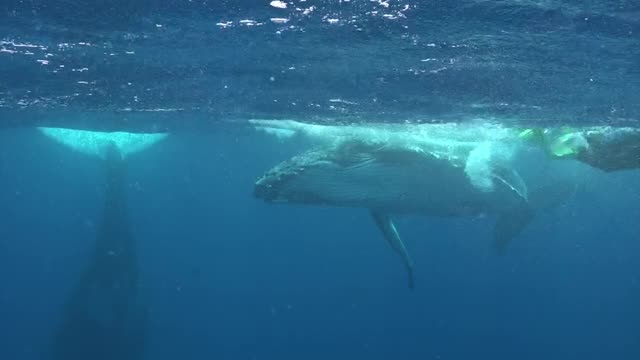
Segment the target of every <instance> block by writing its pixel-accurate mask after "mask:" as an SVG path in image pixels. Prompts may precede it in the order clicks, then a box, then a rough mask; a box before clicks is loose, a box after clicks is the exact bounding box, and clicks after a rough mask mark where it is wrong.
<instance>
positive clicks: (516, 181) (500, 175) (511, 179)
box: [493, 167, 529, 201]
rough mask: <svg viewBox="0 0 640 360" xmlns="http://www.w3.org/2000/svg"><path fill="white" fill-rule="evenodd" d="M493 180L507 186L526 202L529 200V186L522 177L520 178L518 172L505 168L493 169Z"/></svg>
mask: <svg viewBox="0 0 640 360" xmlns="http://www.w3.org/2000/svg"><path fill="white" fill-rule="evenodd" d="M493 178H494V179H497V180H498V181H500V182H501V183H503V184H504V185H506V186H507V187H508V188H509V189H511V190H512V191H514V192H515V193H516V194H518V196H520V197H521V198H522V199H523V200H524V201H528V200H529V190H528V189H527V184H525V182H524V180H522V177H521V176H520V174H518V172H517V171H515V170H513V169H508V168H504V167H496V168H494V169H493Z"/></svg>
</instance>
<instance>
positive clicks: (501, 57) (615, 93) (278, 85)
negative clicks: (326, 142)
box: [0, 0, 640, 129]
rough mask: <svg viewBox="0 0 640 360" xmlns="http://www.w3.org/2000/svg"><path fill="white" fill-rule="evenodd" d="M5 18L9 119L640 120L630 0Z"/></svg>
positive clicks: (7, 13) (270, 6) (639, 28)
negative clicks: (479, 118) (488, 118)
mask: <svg viewBox="0 0 640 360" xmlns="http://www.w3.org/2000/svg"><path fill="white" fill-rule="evenodd" d="M0 16H1V17H2V19H1V20H2V21H0V34H1V35H0V77H1V78H2V79H3V81H2V82H1V83H0V116H1V117H2V118H1V120H2V123H3V125H4V124H8V125H20V124H30V123H41V124H42V123H46V124H59V125H60V124H66V125H71V124H75V125H74V126H80V127H88V128H110V129H113V128H125V129H136V128H145V129H148V128H165V129H166V128H171V129H173V128H176V129H182V128H196V129H205V128H209V127H211V126H215V125H216V124H217V123H219V122H220V121H227V120H244V119H247V118H295V119H299V120H307V121H316V122H318V121H323V122H326V121H350V122H354V121H355V122H367V121H385V122H402V121H407V120H410V121H434V120H435V121H440V120H444V121H463V120H465V119H467V118H473V117H476V118H477V117H491V118H499V119H500V120H505V121H524V122H535V123H540V122H545V123H590V124H592V123H603V122H605V123H625V124H627V125H628V124H632V123H634V122H635V120H636V119H637V118H638V117H639V115H640V108H639V105H638V104H640V101H639V100H640V98H639V97H640V95H639V94H640V70H639V69H640V66H638V64H640V5H638V3H637V2H636V1H615V2H613V1H587V2H585V1H557V0H546V1H532V0H509V1H506V0H502V1H483V0H464V1H429V0H425V1H395V0H389V1H383V0H375V1H369V0H357V1H356V0H351V1H344V0H343V1H339V0H333V1H321V0H317V1H313V0H308V1H301V0H292V1H286V2H282V3H280V2H277V1H276V2H270V1H267V0H264V1H263V0H260V1H258V0H251V1H250V0H237V1H202V0H194V1H178V0H173V1H160V0H157V1H124V0H116V1H98V2H86V1H74V0H65V1H38V0H31V1H9V2H3V4H2V5H0ZM87 112H90V113H92V114H93V116H87V115H86V113H87Z"/></svg>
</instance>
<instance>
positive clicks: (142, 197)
mask: <svg viewBox="0 0 640 360" xmlns="http://www.w3.org/2000/svg"><path fill="white" fill-rule="evenodd" d="M0 136H1V137H0V154H1V157H0V171H1V172H2V177H1V186H0V217H1V219H2V221H1V224H2V226H1V227H0V231H1V232H2V233H1V234H0V249H1V251H0V284H2V292H0V317H1V318H2V322H1V324H0V333H1V334H2V336H1V338H2V346H0V358H2V359H41V358H44V357H43V353H44V352H45V351H46V350H47V347H48V346H49V344H50V341H51V335H52V333H53V331H54V330H55V327H56V325H57V323H58V321H59V320H60V316H61V313H60V309H61V305H62V304H63V302H64V301H65V299H66V296H67V295H68V292H69V290H70V289H71V286H72V285H73V283H74V281H76V280H77V277H78V274H79V272H80V271H81V269H82V267H83V265H84V264H85V262H86V260H87V258H88V255H89V253H90V250H91V248H92V245H93V242H94V239H95V235H96V234H95V231H96V227H95V225H96V223H97V222H98V221H99V218H100V213H101V211H102V209H101V204H102V200H103V199H102V196H103V195H102V191H103V187H102V186H103V180H104V178H103V176H104V173H103V170H104V169H103V168H102V166H101V164H100V162H99V161H97V160H95V159H91V158H89V157H86V156H85V155H82V154H79V153H74V152H72V151H70V150H68V149H65V148H64V147H62V146H60V145H59V144H57V143H54V142H53V141H51V140H50V139H46V138H44V137H43V136H42V135H40V134H39V133H38V132H36V131H35V130H33V129H17V130H5V131H3V132H2V133H1V134H0ZM301 145H302V144H296V143H292V144H285V143H278V142H277V141H275V140H274V139H272V138H268V137H265V136H262V135H257V134H250V133H247V134H244V135H243V134H241V133H238V132H236V131H229V132H224V131H221V132H219V133H216V134H207V135H198V134H190V135H189V134H187V135H175V136H173V137H170V138H169V139H167V140H166V142H164V143H162V145H161V146H157V147H155V148H152V149H150V150H148V151H147V152H145V153H142V154H139V155H136V156H135V157H132V158H131V159H130V161H129V167H130V170H129V174H128V192H129V195H128V196H129V199H128V200H129V204H130V213H131V218H132V223H133V224H134V233H135V235H136V237H137V240H138V246H139V249H140V268H141V272H142V275H141V277H142V280H141V283H142V288H143V292H144V294H145V295H146V296H148V299H149V311H150V315H151V316H150V330H149V333H148V344H147V355H146V358H147V359H175V358H185V359H204V358H217V359H300V358H305V359H327V358H335V359H354V358H368V359H391V358H395V359H469V358H493V359H514V358H518V359H542V358H545V359H603V358H611V359H637V358H638V356H640V328H639V327H640V325H638V324H640V310H639V309H638V307H637V303H638V299H640V281H639V278H638V277H639V273H638V261H637V259H638V256H637V254H638V253H639V250H640V244H639V243H638V241H637V222H636V221H637V219H638V216H639V215H640V210H639V209H638V207H637V203H638V200H639V199H640V198H639V194H638V191H637V187H636V186H635V185H637V184H638V181H639V180H640V178H639V176H638V175H639V174H638V173H637V172H621V173H616V174H611V175H604V174H601V176H600V175H597V176H594V177H593V179H591V181H590V186H589V189H590V191H589V192H587V193H585V194H582V195H581V196H580V197H575V198H572V199H571V200H569V201H568V202H567V203H566V204H565V205H564V206H562V207H560V208H558V209H555V210H553V211H550V212H547V213H542V214H539V216H538V217H537V218H536V220H535V221H534V222H533V223H532V224H531V226H530V227H529V228H527V230H526V231H525V232H524V233H523V235H522V236H520V237H519V238H517V239H516V241H514V243H513V246H512V247H511V248H510V250H509V254H508V256H506V257H499V256H497V255H495V254H494V253H493V252H492V251H491V246H490V243H491V224H492V219H455V220H442V219H434V218H425V217H399V218H398V219H397V226H398V227H399V229H400V230H401V232H402V235H403V237H404V239H405V240H406V242H407V244H408V246H409V248H410V250H411V252H412V254H413V256H414V258H415V260H416V263H417V275H416V276H417V286H416V289H415V291H414V292H411V291H410V290H408V289H407V287H406V275H405V274H404V271H403V268H402V266H401V264H400V262H399V260H398V259H397V257H396V256H395V255H394V254H393V253H392V251H391V250H390V248H389V246H388V245H387V244H386V243H385V242H384V240H383V238H382V237H381V235H380V234H379V233H378V231H377V229H376V228H375V227H374V226H373V224H372V221H371V219H370V217H369V215H368V214H367V212H366V211H364V210H360V209H334V208H323V207H304V206H273V205H267V204H263V203H262V202H261V201H258V200H255V199H253V198H252V195H251V191H252V184H253V181H254V180H255V179H256V177H257V176H258V175H259V174H260V173H262V172H263V171H264V170H266V169H268V168H269V167H270V166H272V165H273V164H274V163H275V162H277V161H279V160H281V159H283V158H285V157H287V156H289V155H292V154H294V153H296V152H297V151H298V150H299V149H300V147H301Z"/></svg>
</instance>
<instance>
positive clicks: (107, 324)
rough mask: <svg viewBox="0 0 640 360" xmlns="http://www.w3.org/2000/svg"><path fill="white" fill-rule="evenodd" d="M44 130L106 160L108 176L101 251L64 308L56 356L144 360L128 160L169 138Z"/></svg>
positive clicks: (96, 252)
mask: <svg viewBox="0 0 640 360" xmlns="http://www.w3.org/2000/svg"><path fill="white" fill-rule="evenodd" d="M41 131H42V132H43V133H44V134H46V135H47V136H50V137H52V138H54V139H55V140H56V141H58V142H60V143H62V144H64V145H66V146H69V147H71V148H72V149H75V150H77V151H81V152H83V153H86V154H89V155H91V156H93V157H98V158H101V159H102V161H103V162H104V165H105V175H106V182H105V187H104V189H105V200H104V208H103V214H102V220H101V222H100V224H99V226H98V228H97V239H96V243H95V248H94V250H93V253H92V254H91V256H90V259H89V262H88V264H87V266H86V267H85V268H84V270H83V271H82V273H81V275H80V278H79V280H78V282H77V283H76V284H75V285H74V287H73V289H72V291H71V294H70V296H69V298H68V300H67V302H66V303H65V305H64V308H63V316H62V320H61V322H60V324H59V326H58V328H57V331H56V333H55V335H54V338H53V346H52V353H51V355H52V357H53V359H61V360H62V359H65V360H66V359H96V360H99V359H105V360H107V359H125V360H136V359H141V358H143V350H144V341H145V328H146V310H145V308H144V303H145V301H144V299H143V297H142V294H140V291H139V287H138V282H139V276H138V272H139V268H138V255H137V251H136V242H135V238H134V236H133V230H132V228H131V224H130V222H129V217H128V211H127V203H126V168H127V161H126V159H125V157H126V156H127V155H130V154H133V153H136V152H139V151H141V150H143V149H145V148H147V147H149V146H151V145H152V144H154V143H156V142H157V141H159V140H161V139H163V138H164V136H166V135H164V134H126V133H95V132H89V131H78V130H69V129H49V128H47V129H41Z"/></svg>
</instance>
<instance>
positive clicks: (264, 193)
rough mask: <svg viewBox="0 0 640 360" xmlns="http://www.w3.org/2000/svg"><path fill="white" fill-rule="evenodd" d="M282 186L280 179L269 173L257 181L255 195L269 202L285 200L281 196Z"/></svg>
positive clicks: (254, 188) (254, 189)
mask: <svg viewBox="0 0 640 360" xmlns="http://www.w3.org/2000/svg"><path fill="white" fill-rule="evenodd" d="M279 189H280V186H279V184H278V181H277V180H276V179H275V178H274V177H273V176H269V174H267V175H265V176H263V177H262V178H260V179H259V180H258V181H256V184H255V186H254V187H253V196H254V197H256V198H258V199H262V200H264V201H267V202H285V201H284V200H283V199H281V198H280V196H279V194H280V190H279Z"/></svg>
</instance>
